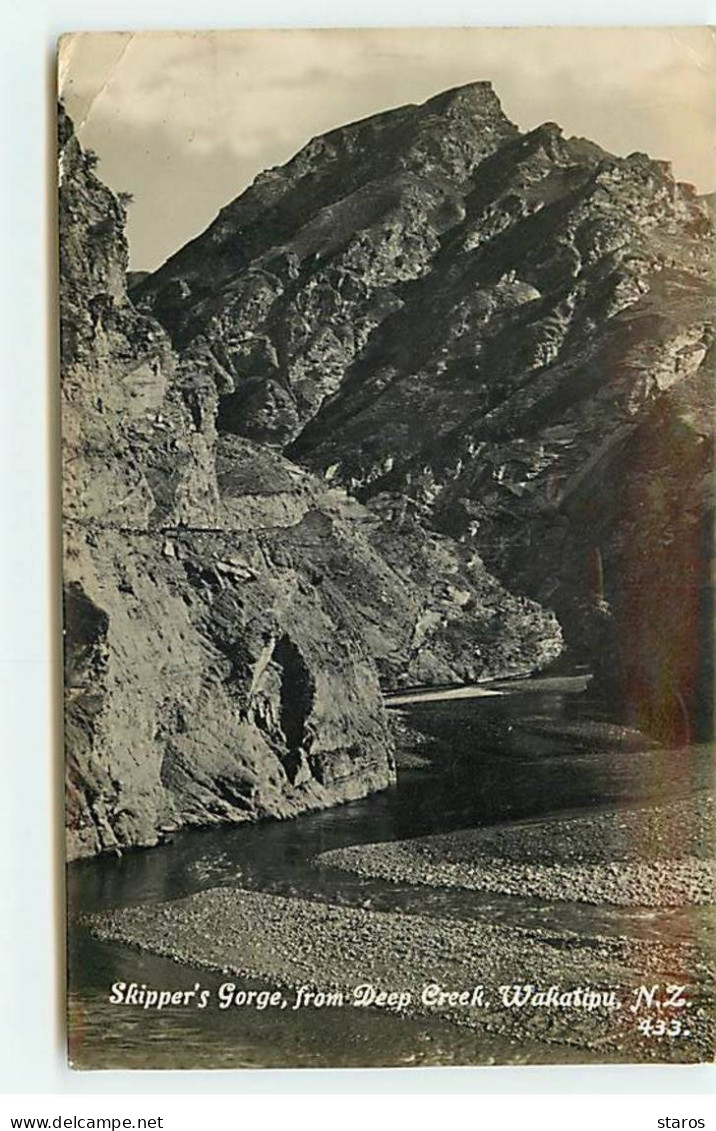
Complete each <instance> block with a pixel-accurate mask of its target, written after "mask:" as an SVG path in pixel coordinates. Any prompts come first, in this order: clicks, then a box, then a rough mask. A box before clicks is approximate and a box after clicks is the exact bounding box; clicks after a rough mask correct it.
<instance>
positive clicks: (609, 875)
mask: <svg viewBox="0 0 716 1131" xmlns="http://www.w3.org/2000/svg"><path fill="white" fill-rule="evenodd" d="M713 829H714V806H713V799H712V798H710V797H708V796H703V795H702V796H697V797H694V798H689V799H686V800H680V801H675V802H672V803H669V804H664V805H649V806H641V807H639V808H634V809H618V810H611V811H609V812H607V813H591V814H589V815H585V816H577V817H569V818H561V819H557V818H551V819H548V820H539V821H530V822H523V823H515V824H510V825H502V826H497V827H490V828H477V829H465V830H462V831H460V832H454V833H446V834H440V835H437V836H429V837H420V838H414V839H410V840H401V841H390V842H387V843H381V844H368V845H357V846H351V847H349V848H340V849H334V850H333V851H330V852H326V853H323V854H322V855H321V856H320V857H318V863H320V864H322V865H324V866H329V867H332V868H341V869H343V870H345V871H351V872H355V873H357V874H358V875H362V876H370V877H372V878H377V879H383V880H389V881H393V882H396V883H410V884H428V885H430V886H432V887H448V888H462V889H465V890H468V891H488V892H495V893H501V894H503V895H519V896H528V897H530V896H531V897H536V898H539V899H553V900H554V899H557V900H569V901H572V900H576V901H578V902H581V903H593V904H612V905H621V906H639V907H681V906H688V905H701V906H707V905H709V904H711V903H713V901H714V862H713Z"/></svg>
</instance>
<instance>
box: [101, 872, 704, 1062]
mask: <svg viewBox="0 0 716 1131" xmlns="http://www.w3.org/2000/svg"><path fill="white" fill-rule="evenodd" d="M85 924H86V925H87V926H88V927H89V929H90V930H91V932H92V934H94V935H95V937H97V938H99V939H102V940H106V941H113V942H120V943H123V944H126V945H129V946H132V947H138V948H141V949H144V950H146V951H149V952H152V953H154V954H159V955H163V956H166V957H169V958H172V959H174V960H175V961H177V962H181V963H185V964H189V965H195V966H198V967H204V968H206V969H208V970H211V971H218V972H220V973H223V974H224V975H225V976H227V977H231V978H234V979H235V978H250V979H259V980H260V982H261V983H262V984H264V985H265V987H266V988H267V989H268V990H275V989H276V987H284V988H286V996H285V998H284V999H283V1000H284V1001H285V1002H286V1004H285V1005H283V1006H282V1007H279V1008H289V1009H292V1008H293V1006H294V1005H295V1004H296V1001H297V1000H298V995H299V990H300V987H301V986H304V987H312V988H313V989H314V990H318V991H321V992H322V993H326V992H329V991H334V992H335V991H338V992H339V994H341V995H344V996H343V1000H342V1001H341V1003H340V1005H338V1006H331V1007H330V1008H341V1009H343V1010H344V1011H345V1018H346V1028H347V1030H349V1029H350V1019H351V1014H352V1013H353V1012H354V1009H355V1008H356V1006H355V1005H354V998H353V994H354V993H355V989H356V987H357V986H360V985H365V984H368V985H370V986H373V987H374V988H375V989H376V991H377V992H380V991H384V992H385V993H389V994H398V995H400V994H402V995H407V998H405V997H404V998H403V999H402V1001H403V1003H404V1004H403V1005H402V1006H401V1007H398V1006H396V1005H395V1004H393V1005H392V1006H391V1005H390V1004H388V1003H386V1004H384V1005H382V1006H381V1005H380V1003H379V1002H378V1003H374V1008H382V1009H383V1011H385V1010H389V1011H390V1010H394V1011H395V1013H396V1017H397V1018H398V1019H399V1018H400V1016H401V1015H406V1014H415V1013H418V1014H420V1013H432V1014H437V1015H439V1016H441V1017H443V1018H445V1019H447V1020H449V1021H452V1022H454V1023H457V1024H458V1025H461V1026H468V1027H470V1028H471V1029H473V1030H475V1033H476V1048H475V1061H474V1062H475V1063H479V1062H480V1047H479V1034H480V1033H482V1034H483V1037H488V1036H489V1034H495V1035H502V1036H508V1037H509V1038H510V1039H511V1040H513V1041H515V1042H517V1043H519V1042H521V1041H539V1042H547V1043H548V1044H551V1045H555V1046H557V1047H556V1048H555V1061H556V1062H558V1061H559V1058H560V1053H559V1050H558V1046H560V1045H561V1046H571V1047H572V1049H574V1048H575V1047H576V1048H579V1049H581V1050H583V1051H584V1053H585V1059H586V1060H600V1059H604V1060H615V1059H616V1060H620V1059H637V1060H650V1059H656V1060H701V1059H704V1058H706V1059H708V1058H709V1057H710V1055H711V1050H712V1047H713V1039H712V1035H711V1032H710V1028H709V1019H708V1014H709V1013H710V1010H709V1009H708V1006H707V1002H708V994H709V990H708V985H709V981H708V978H709V975H708V974H707V972H706V971H705V970H704V968H703V965H702V963H701V961H700V958H699V955H698V952H697V951H696V949H695V948H693V947H691V946H688V945H683V944H682V945H678V946H674V945H666V944H663V943H648V944H645V943H644V942H643V941H641V942H637V941H634V940H630V939H628V938H623V937H619V938H604V937H590V938H587V937H583V936H579V935H576V934H572V933H570V932H565V931H562V932H559V933H557V932H554V933H552V932H549V931H544V930H524V929H520V928H506V927H496V926H491V925H478V924H474V923H467V922H461V921H459V920H455V919H451V920H446V919H436V918H428V917H425V918H423V917H422V916H417V915H406V914H401V913H393V912H382V911H371V910H367V909H363V908H355V907H347V906H334V905H330V904H326V903H320V902H312V901H309V900H305V899H294V898H285V897H283V896H277V895H269V894H264V893H257V892H251V891H247V890H242V889H236V888H220V889H212V890H209V891H204V892H201V893H199V894H197V895H193V896H191V897H189V898H187V899H182V900H178V901H174V902H170V903H162V904H154V905H146V904H145V905H141V906H137V907H131V908H126V909H123V910H117V911H111V912H105V913H101V914H96V915H92V916H88V917H87V918H86V920H85ZM677 977H678V978H679V980H680V981H681V982H684V981H688V983H689V986H690V987H691V986H693V987H698V993H699V994H701V995H702V997H701V998H694V1000H693V1003H692V1007H691V1010H690V1031H689V1033H690V1035H689V1038H688V1040H686V1041H684V1040H681V1041H680V1040H678V1039H673V1040H663V1039H662V1040H649V1039H645V1037H644V1035H643V1034H642V1033H640V1031H639V1029H638V1021H639V1020H640V1018H641V1016H642V1015H641V1014H634V1013H632V1012H631V1010H630V1009H629V1004H630V1003H632V1002H633V1001H634V1000H635V999H634V996H633V994H634V990H635V988H637V987H638V986H639V985H641V984H643V983H645V982H648V983H649V984H653V983H659V984H661V983H663V984H664V985H665V984H666V983H667V982H671V981H673V980H674V979H675V978H677ZM237 984H239V985H240V983H237ZM525 984H529V985H530V986H531V987H532V989H533V991H537V992H542V993H545V992H547V991H549V990H550V987H555V990H553V995H554V993H555V992H557V993H559V994H562V993H567V992H569V991H574V989H576V988H577V987H581V988H582V989H584V988H585V987H586V988H589V989H590V990H591V991H594V992H595V993H596V994H597V995H598V998H599V1000H598V1001H596V1000H595V1001H593V1003H592V1006H591V1007H590V1008H586V1007H585V1006H584V1005H581V1004H575V1003H574V1002H573V1001H572V1000H571V999H570V1000H569V1002H567V1004H566V1005H565V1004H564V1000H566V999H563V1002H562V1004H559V1005H558V1004H554V1003H552V1004H546V1003H545V1002H543V1001H540V1000H539V999H538V1000H537V1002H528V1003H527V1004H524V1005H521V1006H519V1007H516V1006H510V1005H509V1004H507V1003H506V1002H505V1001H504V1000H503V998H502V991H501V989H500V988H501V987H513V986H516V985H525ZM431 985H432V986H439V987H440V988H441V989H443V990H445V991H447V992H450V993H453V992H459V993H468V994H470V995H471V994H473V993H474V992H475V989H476V987H478V986H484V987H485V992H484V996H483V997H481V998H480V1001H479V1003H478V1004H475V1003H474V1002H473V1000H472V998H471V1001H470V1003H469V1004H466V1003H465V1002H456V1001H455V1000H450V1001H445V1000H443V1001H427V1002H426V1001H424V1000H423V994H424V993H425V992H426V987H428V986H431ZM611 993H613V994H614V998H613V999H607V998H606V997H605V998H602V997H601V995H602V994H605V995H607V994H611ZM703 995H706V996H703ZM614 1003H616V1004H614ZM306 1008H316V1007H315V1005H312V1004H310V1003H308V1004H307V1005H306ZM317 1012H318V1010H317ZM316 1023H317V1024H319V1023H320V1021H319V1020H318V1019H317V1021H316Z"/></svg>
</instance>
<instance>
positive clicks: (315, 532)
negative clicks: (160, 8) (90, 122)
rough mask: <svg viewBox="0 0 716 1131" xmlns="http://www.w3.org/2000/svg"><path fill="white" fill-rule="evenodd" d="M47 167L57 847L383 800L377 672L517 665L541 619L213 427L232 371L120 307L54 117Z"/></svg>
mask: <svg viewBox="0 0 716 1131" xmlns="http://www.w3.org/2000/svg"><path fill="white" fill-rule="evenodd" d="M419 142H420V133H419V131H417V132H416V142H415V144H416V145H418V144H419ZM59 157H60V193H59V220H60V308H61V311H60V312H61V378H62V427H63V505H64V573H65V665H66V709H65V721H66V761H67V775H68V792H67V798H68V807H67V808H68V812H67V816H68V844H69V848H68V851H69V855H70V856H71V857H72V856H78V855H88V854H92V853H95V852H98V851H103V850H108V849H109V850H111V849H114V850H121V849H122V848H123V847H125V846H130V845H135V844H152V843H155V842H156V841H157V840H158V839H160V838H161V837H162V835H163V834H164V833H165V832H167V831H169V830H171V829H174V828H177V827H180V826H182V825H187V824H206V823H212V822H219V821H243V820H250V819H256V818H258V817H262V816H276V817H286V816H291V815H294V814H297V813H299V812H301V811H302V810H305V809H308V808H315V807H320V806H324V805H329V804H335V803H338V802H341V801H345V800H348V799H351V798H355V797H359V796H363V795H365V794H366V793H368V792H370V791H371V790H374V789H380V788H383V787H385V786H386V785H388V784H389V783H390V782H391V781H392V780H393V778H394V768H393V758H392V741H391V736H390V732H389V729H388V726H387V721H386V714H385V710H384V707H383V704H382V696H381V690H380V685H379V679H382V682H383V684H384V685H388V686H393V685H399V684H403V685H404V684H409V683H418V682H430V681H437V682H442V681H448V680H455V679H457V680H460V679H472V678H476V677H479V676H484V675H488V674H495V675H500V674H515V673H520V672H523V673H524V672H529V671H531V670H533V669H534V668H536V667H539V666H540V665H542V664H544V663H546V662H548V661H549V660H550V659H551V658H553V657H554V656H555V655H557V654H558V653H559V651H560V648H561V632H560V629H559V626H558V624H557V622H556V620H555V618H554V616H553V615H552V614H551V613H549V612H546V611H544V610H543V609H542V608H541V607H540V606H539V605H538V604H536V603H535V602H533V601H530V600H528V599H526V598H524V597H522V596H515V595H513V594H511V593H510V592H508V591H507V590H505V589H504V588H503V586H502V585H500V583H499V582H497V581H496V580H495V579H494V578H493V577H491V575H490V574H489V573H488V572H487V570H486V569H485V567H484V565H483V564H482V561H481V559H480V557H479V554H477V553H476V552H475V551H474V549H473V548H464V547H461V546H459V545H458V544H457V543H456V542H455V541H454V540H453V539H452V538H450V537H447V536H445V535H443V534H441V533H440V532H438V531H437V530H431V529H428V528H427V527H426V526H425V525H423V524H421V523H419V522H417V521H416V519H415V517H414V516H412V515H411V514H410V513H409V512H408V511H407V510H406V508H405V507H404V506H402V504H400V505H398V506H397V507H396V506H394V505H393V503H392V502H391V501H390V500H388V501H387V502H386V504H385V506H383V508H382V509H381V507H380V506H376V507H375V508H373V509H372V510H370V511H369V510H367V509H366V508H365V507H364V506H363V505H362V504H360V503H359V502H357V501H355V500H354V499H351V498H349V497H348V495H347V494H346V492H345V490H344V489H343V488H342V487H341V486H340V485H338V484H332V483H330V482H327V481H326V479H325V478H323V477H316V476H315V475H314V474H312V473H311V472H309V471H307V470H306V469H305V468H302V467H300V466H297V465H296V464H295V463H292V462H291V461H290V460H289V459H287V458H286V457H285V456H284V455H283V454H282V453H281V452H280V451H279V450H278V449H277V448H276V446H267V445H265V444H262V443H259V442H258V441H260V440H262V439H263V438H264V435H263V433H262V430H261V429H251V430H250V433H251V434H250V435H249V436H244V435H240V434H239V431H240V430H237V429H222V430H219V431H217V427H216V421H217V416H218V418H219V420H220V421H221V418H222V414H223V412H224V409H223V405H224V404H225V403H227V402H228V401H230V399H231V397H232V396H233V395H234V391H235V368H234V364H233V362H232V361H231V359H230V358H229V357H228V356H226V355H225V354H224V353H223V352H222V351H221V350H219V349H218V348H216V346H215V343H209V342H208V341H207V340H206V339H205V338H203V337H201V336H199V337H197V338H196V339H195V340H191V341H190V340H188V339H187V340H186V341H184V342H183V343H182V347H181V351H180V352H177V350H176V349H175V347H174V346H173V345H172V343H171V341H170V339H169V337H168V335H167V333H166V331H165V330H164V329H163V328H162V326H161V325H160V324H159V322H158V321H157V320H156V319H155V318H154V317H153V316H151V315H149V314H147V313H146V312H140V311H139V310H138V309H137V308H136V306H135V305H134V304H133V303H132V301H130V299H129V297H128V295H127V290H126V279H127V248H126V241H125V237H124V221H125V216H124V207H123V205H122V203H121V202H120V200H119V199H118V198H116V197H115V196H114V194H113V193H112V192H110V190H109V189H108V188H107V187H106V186H105V185H104V184H103V183H102V182H101V180H99V178H98V177H97V175H96V173H95V169H94V166H95V164H96V161H95V159H94V157H93V155H92V154H91V153H84V152H83V151H82V148H81V147H80V145H79V143H78V141H77V138H76V137H75V135H74V131H73V128H72V124H71V122H70V121H69V119H68V118H67V116H66V114H65V113H64V111H63V110H62V109H60V114H59ZM342 165H343V162H341V166H342ZM357 175H358V170H356V176H357ZM247 223H248V221H247ZM256 238H257V239H258V238H259V237H258V236H256ZM180 289H181V288H180ZM244 332H245V337H246V338H247V340H248V341H251V340H252V339H251V333H252V332H251V331H250V329H249V327H248V323H246V324H244V316H243V315H242V316H241V319H240V324H238V325H237V327H236V333H237V334H238V335H241V334H242V333H244ZM242 348H248V347H242ZM255 349H256V350H257V351H258V352H259V353H260V351H261V349H262V345H261V339H259V338H257V339H256V343H255ZM316 403H317V402H316ZM232 411H233V410H232Z"/></svg>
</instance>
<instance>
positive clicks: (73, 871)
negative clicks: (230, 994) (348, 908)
mask: <svg viewBox="0 0 716 1131" xmlns="http://www.w3.org/2000/svg"><path fill="white" fill-rule="evenodd" d="M569 686H570V685H569V682H567V683H566V684H565V687H567V688H568V687H569ZM403 718H404V719H405V721H406V722H407V723H408V725H409V726H410V727H411V728H414V729H415V730H416V731H418V732H419V733H420V734H422V735H423V736H424V740H428V743H430V740H431V739H432V740H434V742H435V744H434V745H432V746H431V745H427V746H421V745H417V748H416V753H417V756H418V757H417V759H415V758H413V759H412V760H410V762H409V764H412V765H413V766H415V764H416V763H417V765H418V768H411V769H405V770H403V771H401V772H400V773H399V780H398V784H397V786H396V787H394V788H392V789H390V790H386V791H385V792H384V793H382V794H378V795H376V796H373V797H371V798H369V799H367V800H365V801H359V802H354V803H352V804H350V805H346V806H342V807H339V808H336V809H331V810H327V811H325V812H322V813H317V814H312V815H307V816H303V817H300V818H298V819H296V820H293V821H288V822H267V823H264V824H260V825H252V826H243V827H238V828H236V827H223V828H218V829H209V830H200V831H191V832H184V833H180V834H178V835H176V836H175V838H174V840H173V842H172V843H171V844H168V845H165V846H162V847H159V848H155V849H150V850H146V851H136V852H132V853H128V854H127V855H125V856H124V857H123V858H121V859H116V858H100V859H97V860H91V861H85V862H81V863H78V864H75V865H73V866H72V867H71V868H70V869H69V878H68V885H69V905H70V908H71V909H72V913H73V915H75V916H76V915H77V914H78V913H79V912H81V911H88V910H97V909H100V908H109V907H124V906H128V905H132V904H137V903H141V902H145V901H152V902H154V901H159V900H167V899H176V898H180V897H182V896H185V895H188V894H191V893H192V892H196V891H201V890H203V889H206V888H213V887H217V886H220V885H229V886H240V887H245V888H252V889H256V890H262V891H270V892H275V893H279V894H282V895H294V896H301V897H303V898H308V899H312V900H320V901H326V902H329V903H332V904H338V903H343V904H352V905H358V906H364V907H370V908H371V909H374V910H393V911H396V910H399V911H402V912H408V913H418V914H420V915H423V916H425V915H430V916H432V915H435V916H440V917H453V918H458V919H461V920H473V921H474V920H485V921H488V922H491V923H497V922H499V923H504V924H512V925H518V926H523V927H525V926H528V927H529V926H544V925H549V926H550V927H551V928H556V929H560V928H561V929H567V930H570V931H577V932H584V933H587V934H594V933H600V934H625V933H626V934H629V935H632V936H634V935H636V936H638V937H644V938H649V937H668V938H671V939H678V938H680V937H683V938H688V937H690V936H692V935H693V931H694V929H695V914H696V918H698V913H694V912H685V911H681V910H675V911H670V912H658V911H654V910H648V911H647V910H641V911H640V910H638V909H634V910H628V911H627V910H625V909H623V908H614V909H609V908H605V907H600V908H597V907H590V906H588V905H586V904H585V905H582V904H574V903H569V904H567V903H564V904H560V903H553V902H548V901H543V900H535V899H527V898H524V899H523V898H516V897H507V896H495V895H492V894H484V893H476V892H465V891H463V892H461V891H450V890H440V889H433V888H428V887H425V886H410V885H405V884H401V885H398V884H391V883H387V882H385V881H380V880H372V879H363V878H360V877H358V876H354V875H351V874H350V873H344V872H341V871H338V870H336V869H331V868H327V867H321V866H316V864H315V863H313V860H314V858H315V857H316V856H317V855H319V854H320V853H322V852H324V851H327V850H328V849H332V848H338V847H342V846H344V845H355V844H360V843H368V842H374V841H387V840H393V839H400V838H403V837H408V836H419V835H424V834H428V833H434V832H445V831H449V830H453V829H458V828H464V827H473V826H476V825H489V824H495V823H500V822H504V821H514V820H529V819H531V818H535V817H540V818H544V817H546V816H547V817H548V816H550V815H555V816H556V815H564V814H565V813H570V812H577V811H584V810H590V811H594V810H595V809H599V808H603V807H606V806H609V807H611V806H613V805H614V804H618V805H632V804H635V803H639V802H642V801H647V800H663V799H664V798H665V797H668V798H672V799H673V798H675V797H678V796H688V795H691V794H692V793H693V792H694V790H695V789H700V788H703V787H704V786H706V785H708V783H709V759H708V757H707V756H706V753H705V752H703V751H700V750H698V749H696V748H685V749H682V750H679V751H673V750H664V749H662V748H656V747H652V746H650V745H649V744H648V743H645V742H644V741H643V740H641V739H638V738H637V737H635V736H634V735H631V734H629V733H628V732H626V731H624V730H623V729H622V728H617V727H615V726H614V725H613V724H612V723H611V721H610V720H609V718H608V712H606V710H605V709H604V708H603V707H601V706H600V704H599V703H597V702H595V701H594V700H590V699H589V698H588V697H586V696H585V695H574V694H570V693H569V691H564V692H559V691H550V692H548V693H546V692H525V693H520V694H511V695H509V696H505V697H504V698H494V699H492V698H484V699H472V700H452V701H449V702H437V703H429V704H428V703H423V704H419V705H418V704H416V705H414V706H412V707H410V708H405V709H404V711H403ZM426 752H427V756H426ZM421 763H424V764H422V765H421ZM69 980H70V990H71V1018H72V1021H71V1030H72V1032H71V1037H72V1046H73V1050H74V1056H75V1059H76V1060H77V1061H78V1062H80V1063H81V1064H83V1065H88V1066H89V1065H93V1066H94V1065H96V1066H102V1067H109V1066H113V1065H116V1066H122V1065H124V1066H131V1065H136V1066H138V1067H142V1066H143V1067H148V1066H155V1067H163V1066H167V1067H169V1066H171V1067H175V1066H183V1067H189V1066H194V1067H209V1066H216V1067H233V1066H241V1065H247V1066H249V1065H250V1066H258V1065H266V1066H270V1065H273V1064H281V1063H285V1062H286V1061H287V1060H288V1061H289V1062H290V1063H292V1064H295V1065H296V1066H301V1065H306V1066H316V1065H325V1064H344V1065H350V1064H414V1063H436V1062H439V1063H443V1064H451V1063H476V1062H481V1063H486V1062H487V1063H489V1062H490V1061H491V1060H495V1061H496V1062H498V1063H521V1062H523V1061H529V1062H530V1063H535V1062H538V1061H549V1060H550V1059H554V1054H550V1053H549V1050H546V1049H540V1048H538V1047H533V1048H530V1049H527V1048H525V1047H523V1046H521V1047H517V1046H515V1045H513V1044H511V1042H509V1041H508V1040H506V1039H504V1038H500V1039H495V1040H490V1041H489V1042H487V1043H486V1042H485V1041H484V1039H483V1040H482V1041H481V1043H480V1047H479V1048H478V1047H477V1043H476V1042H477V1038H476V1036H475V1035H474V1033H464V1032H461V1031H459V1030H457V1029H456V1027H453V1026H448V1025H446V1024H444V1023H439V1022H432V1021H430V1022H429V1021H425V1020H423V1019H409V1018H404V1017H401V1018H395V1017H392V1016H384V1015H382V1014H379V1013H377V1012H371V1011H351V1013H353V1014H354V1013H356V1012H357V1013H358V1014H360V1017H359V1018H357V1019H354V1018H353V1017H352V1018H351V1022H350V1031H348V1027H347V1025H346V1022H345V1014H344V1013H343V1012H342V1011H340V1010H336V1011H329V1010H326V1011H323V1012H322V1013H321V1017H320V1025H319V1024H317V1023H316V1019H315V1017H314V1016H311V1014H310V1012H309V1013H306V1012H299V1013H296V1014H293V1013H291V1014H290V1017H289V1019H288V1020H287V1015H285V1014H283V1015H282V1016H281V1027H280V1029H281V1031H280V1035H279V1034H277V1032H276V1031H275V1025H276V1021H275V1017H276V1015H275V1014H271V1013H270V1011H269V1012H267V1013H265V1014H260V1013H259V1014H257V1013H254V1012H249V1011H243V1010H242V1011H240V1012H239V1013H238V1014H236V1013H234V1014H232V1013H231V1012H228V1013H227V1014H223V1013H217V1012H216V1011H213V1010H212V1011H207V1014H206V1015H201V1014H197V1012H196V1011H193V1012H188V1011H187V1012H186V1013H183V1012H182V1011H174V1012H173V1013H172V1014H171V1015H170V1014H169V1013H167V1014H164V1015H162V1016H160V1017H158V1018H157V1017H154V1016H151V1015H148V1014H141V1015H140V1016H137V1011H135V1010H122V1009H119V1010H118V1009H117V1008H116V1007H112V1006H109V1005H108V1004H107V1001H106V999H107V994H108V988H109V986H110V985H111V984H112V983H113V982H114V981H118V980H123V981H127V982H131V981H137V982H139V983H141V982H151V983H152V984H154V985H157V984H161V985H172V986H177V987H178V986H182V985H186V986H193V985H194V983H195V982H196V981H197V980H199V981H201V984H202V986H212V985H214V984H216V982H217V981H218V980H219V979H212V978H211V977H209V976H207V975H206V974H205V972H197V971H196V970H190V969H188V968H182V967H181V966H179V965H178V964H175V963H172V962H169V961H167V960H165V959H159V958H156V957H153V956H150V955H143V954H140V953H138V952H135V951H132V950H130V949H128V948H124V947H120V946H116V945H108V944H101V943H98V942H97V941H96V940H93V939H92V938H90V936H89V935H88V934H87V932H86V931H84V930H83V929H82V928H80V927H73V928H71V945H70V970H69ZM127 1014H131V1016H127ZM279 1050H280V1051H279ZM574 1058H575V1059H583V1057H582V1056H580V1055H579V1054H575V1056H574ZM560 1059H561V1060H563V1061H564V1060H565V1059H569V1056H568V1055H567V1056H565V1055H564V1054H563V1053H560Z"/></svg>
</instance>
